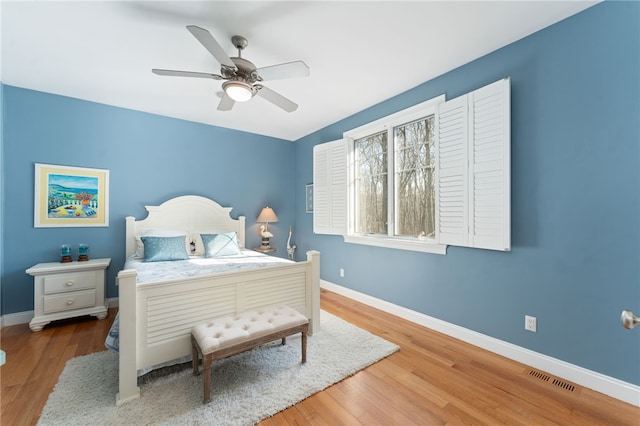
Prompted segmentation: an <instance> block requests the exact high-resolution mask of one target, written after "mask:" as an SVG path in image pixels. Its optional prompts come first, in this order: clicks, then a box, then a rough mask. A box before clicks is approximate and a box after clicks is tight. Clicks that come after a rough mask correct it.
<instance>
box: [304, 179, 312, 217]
mask: <svg viewBox="0 0 640 426" xmlns="http://www.w3.org/2000/svg"><path fill="white" fill-rule="evenodd" d="M305 199H306V206H307V207H306V210H307V213H313V184H312V183H310V184H308V185H307V186H306V197H305Z"/></svg>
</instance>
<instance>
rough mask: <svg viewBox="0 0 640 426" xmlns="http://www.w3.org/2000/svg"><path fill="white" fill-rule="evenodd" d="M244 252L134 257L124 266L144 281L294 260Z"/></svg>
mask: <svg viewBox="0 0 640 426" xmlns="http://www.w3.org/2000/svg"><path fill="white" fill-rule="evenodd" d="M241 252H242V253H241V254H240V255H237V256H224V257H214V258H205V257H203V256H192V257H190V258H189V259H188V260H174V261H171V262H143V261H142V260H141V259H136V258H135V257H131V258H129V259H127V261H126V262H125V265H124V269H135V270H136V272H137V273H138V277H137V282H138V283H139V284H140V283H147V282H153V281H161V280H169V279H174V278H186V277H193V276H196V275H203V274H218V273H221V272H229V271H236V270H239V269H252V268H261V267H263V266H269V265H275V264H278V263H291V262H292V261H291V260H287V259H282V258H280V257H274V256H268V255H266V254H262V253H258V252H257V251H253V250H242V251H241Z"/></svg>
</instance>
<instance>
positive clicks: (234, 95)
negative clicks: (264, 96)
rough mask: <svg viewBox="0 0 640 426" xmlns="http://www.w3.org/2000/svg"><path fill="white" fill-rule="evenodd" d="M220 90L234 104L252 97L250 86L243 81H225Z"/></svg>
mask: <svg viewBox="0 0 640 426" xmlns="http://www.w3.org/2000/svg"><path fill="white" fill-rule="evenodd" d="M222 89H223V90H224V91H225V93H226V94H227V95H228V96H229V97H230V98H231V99H233V100H234V101H236V102H246V101H248V100H249V99H251V98H252V97H253V90H252V87H251V85H250V84H247V83H245V82H243V81H225V82H224V83H222Z"/></svg>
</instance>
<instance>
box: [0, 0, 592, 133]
mask: <svg viewBox="0 0 640 426" xmlns="http://www.w3.org/2000/svg"><path fill="white" fill-rule="evenodd" d="M595 3H597V1H586V2H585V1H575V0H572V1H465V2H463V1H411V2H398V1H391V2H381V1H355V2H342V1H294V2H285V1H257V2H248V1H233V2H231V1H226V2H223V1H193V2H184V1H183V2H166V1H127V2H122V1H5V0H2V1H1V2H0V7H1V10H0V17H1V24H2V31H1V39H0V40H1V48H2V57H1V62H0V73H1V74H0V78H1V80H2V82H3V83H4V84H8V85H12V86H17V87H23V88H28V89H33V90H39V91H43V92H49V93H54V94H59V95H64V96H70V97H73V98H79V99H84V100H89V101H94V102H99V103H103V104H108V105H114V106H119V107H124V108H130V109H134V110H139V111H145V112H149V113H153V114H159V115H163V116H169V117H175V118H180V119H184V120H190V121H195V122H201V123H206V124H211V125H216V126H222V127H227V128H231V129H238V130H243V131H247V132H251V133H257V134H262V135H268V136H274V137H278V138H282V139H286V140H296V139H299V138H301V137H303V136H305V135H308V134H309V133H312V132H314V131H316V130H318V129H321V128H323V127H325V126H327V125H329V124H331V123H334V122H336V121H339V120H341V119H343V118H345V117H348V116H350V115H352V114H354V113H356V112H358V111H361V110H363V109H365V108H367V107H370V106H372V105H375V104H377V103H379V102H381V101H384V100H386V99H388V98H390V97H392V96H395V95H397V94H399V93H402V92H404V91H406V90H409V89H411V88H413V87H415V86H417V85H419V84H421V83H423V82H425V81H428V80H430V79H432V78H434V77H437V76H439V75H442V74H444V73H446V72H447V71H450V70H452V69H454V68H456V67H459V66H461V65H463V64H465V63H467V62H470V61H472V60H474V59H476V58H478V57H481V56H483V55H485V54H487V53H489V52H491V51H494V50H496V49H498V48H500V47H502V46H505V45H507V44H509V43H512V42H514V41H516V40H518V39H521V38H523V37H525V36H527V35H529V34H531V33H533V32H535V31H538V30H540V29H542V28H544V27H546V26H549V25H551V24H553V23H555V22H558V21H560V20H562V19H564V18H566V17H568V16H570V15H573V14H575V13H577V12H580V11H581V10H584V9H586V8H587V7H590V6H592V5H593V4H595ZM190 24H194V25H198V26H200V27H203V28H206V29H208V30H209V31H210V32H211V34H212V35H213V36H214V37H215V38H216V39H217V40H218V42H219V43H220V44H221V45H222V46H223V47H225V48H227V47H228V50H227V53H228V54H229V56H236V53H237V51H236V50H235V48H233V46H232V45H231V40H230V39H231V36H232V35H235V34H239V35H242V36H244V37H246V38H247V39H248V40H249V46H248V47H247V49H245V50H244V52H243V57H245V58H247V59H249V60H251V61H252V62H253V63H254V64H256V66H257V67H258V68H260V67H264V66H268V65H273V64H278V63H283V62H290V61H294V60H302V61H304V62H305V63H306V64H307V65H308V66H309V68H310V69H311V76H310V77H308V78H299V79H290V80H277V81H273V82H265V83H264V85H265V86H267V87H269V88H270V89H273V90H275V91H277V92H279V93H280V94H282V95H284V96H286V97H287V98H289V99H291V100H293V101H294V102H296V103H298V104H299V105H300V106H299V108H298V110H297V111H295V112H293V113H287V112H284V111H282V110H281V109H279V108H277V107H275V106H273V105H272V104H270V103H268V102H267V101H265V100H264V99H262V98H254V99H252V100H251V101H249V102H246V103H236V104H235V106H234V108H233V110H232V111H229V112H221V111H217V110H216V107H217V104H218V102H219V99H220V98H219V93H220V91H221V89H220V83H221V82H220V81H215V80H208V79H199V78H181V77H162V76H158V75H155V74H152V73H151V69H152V68H167V69H178V70H189V71H200V72H209V73H219V72H220V66H219V64H218V63H217V62H216V61H215V59H213V57H212V56H211V55H210V54H209V53H208V52H207V51H206V50H205V49H204V48H203V46H202V45H201V44H200V43H199V42H198V41H197V40H196V39H195V38H194V37H193V36H192V35H191V34H190V33H189V32H188V31H187V30H186V28H185V27H186V25H190Z"/></svg>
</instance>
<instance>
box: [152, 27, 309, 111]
mask: <svg viewBox="0 0 640 426" xmlns="http://www.w3.org/2000/svg"><path fill="white" fill-rule="evenodd" d="M187 29H188V30H189V32H190V33H191V34H193V36H194V37H195V38H196V39H197V40H198V41H199V42H200V43H201V44H202V45H203V46H204V48H205V49H207V50H208V51H209V53H211V55H213V57H214V58H215V59H216V61H218V62H219V63H220V74H209V73H204V72H194V71H177V70H163V69H155V68H154V69H152V70H151V71H152V72H153V73H154V74H158V75H167V76H176V77H198V78H211V79H213V80H225V81H224V83H222V89H223V90H224V94H223V96H222V100H220V103H219V104H218V110H219V111H229V110H231V108H233V105H234V104H235V103H236V102H246V101H248V100H250V99H251V98H253V97H254V96H255V95H258V96H260V97H262V98H264V99H265V100H267V101H269V102H271V103H272V104H274V105H276V106H278V107H280V108H282V109H283V110H285V111H287V112H293V111H295V110H296V109H297V108H298V105H297V104H296V103H294V102H292V101H290V100H289V99H287V98H285V97H284V96H282V95H280V94H279V93H277V92H274V91H273V90H271V89H269V88H267V87H265V86H263V85H262V84H260V82H262V81H264V80H278V79H283V78H295V77H308V76H309V67H308V66H307V65H306V64H305V63H304V62H302V61H294V62H287V63H284V64H278V65H271V66H268V67H263V68H256V66H255V65H254V64H253V63H252V62H250V61H248V60H247V59H245V58H243V57H242V50H243V49H244V48H245V47H247V45H248V41H247V39H246V38H244V37H242V36H238V35H236V36H233V37H231V42H232V43H233V45H234V46H235V47H236V49H238V56H236V57H232V58H230V57H229V56H228V55H227V54H226V53H225V51H224V49H223V48H222V46H220V44H219V43H218V42H217V41H216V39H215V38H213V36H212V35H211V33H210V32H209V31H207V30H205V29H204V28H200V27H198V26H195V25H188V26H187Z"/></svg>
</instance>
